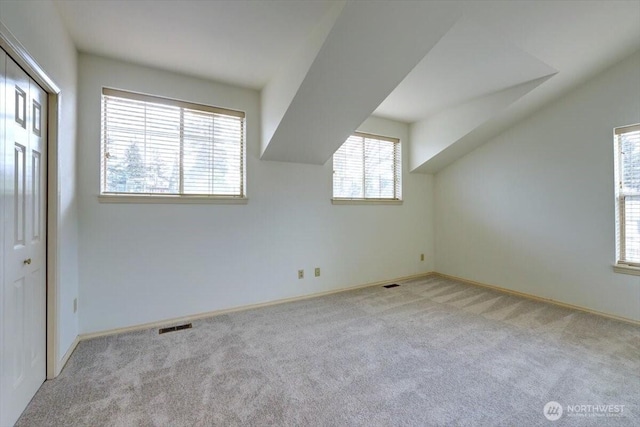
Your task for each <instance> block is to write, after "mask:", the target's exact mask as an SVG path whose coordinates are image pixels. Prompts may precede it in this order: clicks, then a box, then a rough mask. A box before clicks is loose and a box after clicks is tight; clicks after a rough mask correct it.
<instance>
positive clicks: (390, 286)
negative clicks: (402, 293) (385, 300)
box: [383, 283, 400, 289]
mask: <svg viewBox="0 0 640 427" xmlns="http://www.w3.org/2000/svg"><path fill="white" fill-rule="evenodd" d="M398 286H400V285H398V284H397V283H394V284H393V285H384V286H383V288H387V289H389V288H397V287H398Z"/></svg>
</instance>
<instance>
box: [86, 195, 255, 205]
mask: <svg viewBox="0 0 640 427" xmlns="http://www.w3.org/2000/svg"><path fill="white" fill-rule="evenodd" d="M98 201H99V202H100V203H166V204H173V203H178V204H180V203H186V204H225V205H246V204H247V203H249V199H247V198H246V197H221V196H162V195H152V196H142V195H136V194H131V195H128V194H101V195H99V196H98Z"/></svg>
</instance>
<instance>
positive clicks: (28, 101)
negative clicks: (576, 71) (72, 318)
mask: <svg viewBox="0 0 640 427" xmlns="http://www.w3.org/2000/svg"><path fill="white" fill-rule="evenodd" d="M2 53H3V54H4V52H2ZM5 58H6V61H5V62H6V66H5V68H4V70H5V73H4V79H0V85H1V84H2V82H3V81H4V85H3V87H4V89H3V92H4V96H3V101H4V102H3V104H0V107H1V110H0V113H2V114H0V117H3V118H4V119H0V120H3V122H4V123H3V129H4V134H0V136H1V137H2V145H1V146H0V147H1V148H2V150H0V153H2V157H1V165H2V175H3V177H2V179H3V183H4V185H3V186H2V188H1V189H2V192H1V194H0V195H1V196H2V201H3V203H2V205H3V209H2V212H1V215H2V222H1V223H2V224H3V236H4V238H3V244H2V246H3V251H2V252H3V257H2V258H3V259H2V262H3V264H2V265H3V272H2V298H1V302H2V314H1V316H2V326H1V329H2V333H1V336H2V348H1V351H2V357H1V360H2V362H1V363H0V369H1V370H2V376H1V378H2V384H0V425H3V426H4V425H12V424H13V423H14V422H15V421H16V420H17V419H18V417H19V416H20V414H21V413H22V411H23V410H24V408H25V407H26V406H27V404H28V403H29V401H30V400H31V398H32V397H33V395H34V394H35V393H36V391H37V390H38V388H40V385H42V383H43V382H44V379H45V374H46V354H45V352H46V323H45V322H46V239H45V236H46V229H45V227H46V191H45V189H46V161H45V159H46V135H47V127H46V120H45V118H46V105H47V102H46V101H47V98H46V93H45V92H44V91H43V90H42V89H41V88H40V87H39V86H38V85H37V84H35V82H33V81H32V80H31V79H30V78H29V77H28V76H27V74H26V73H25V72H24V71H23V70H22V69H21V68H20V67H18V65H16V64H15V63H14V62H13V61H12V60H11V59H10V58H8V56H6V57H5Z"/></svg>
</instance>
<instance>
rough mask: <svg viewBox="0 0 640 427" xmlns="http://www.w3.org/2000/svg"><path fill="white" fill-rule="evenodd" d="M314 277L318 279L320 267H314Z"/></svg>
mask: <svg viewBox="0 0 640 427" xmlns="http://www.w3.org/2000/svg"><path fill="white" fill-rule="evenodd" d="M316 277H320V267H316Z"/></svg>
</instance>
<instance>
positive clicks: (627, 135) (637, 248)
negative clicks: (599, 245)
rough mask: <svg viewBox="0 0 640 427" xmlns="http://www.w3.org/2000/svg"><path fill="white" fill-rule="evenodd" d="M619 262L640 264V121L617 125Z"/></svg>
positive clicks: (632, 265) (620, 263)
mask: <svg viewBox="0 0 640 427" xmlns="http://www.w3.org/2000/svg"><path fill="white" fill-rule="evenodd" d="M614 134H615V146H616V201H617V203H616V222H617V224H616V225H617V227H616V243H617V252H618V253H617V258H618V264H619V265H623V266H630V267H640V125H633V126H625V127H620V128H616V129H615V131H614Z"/></svg>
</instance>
